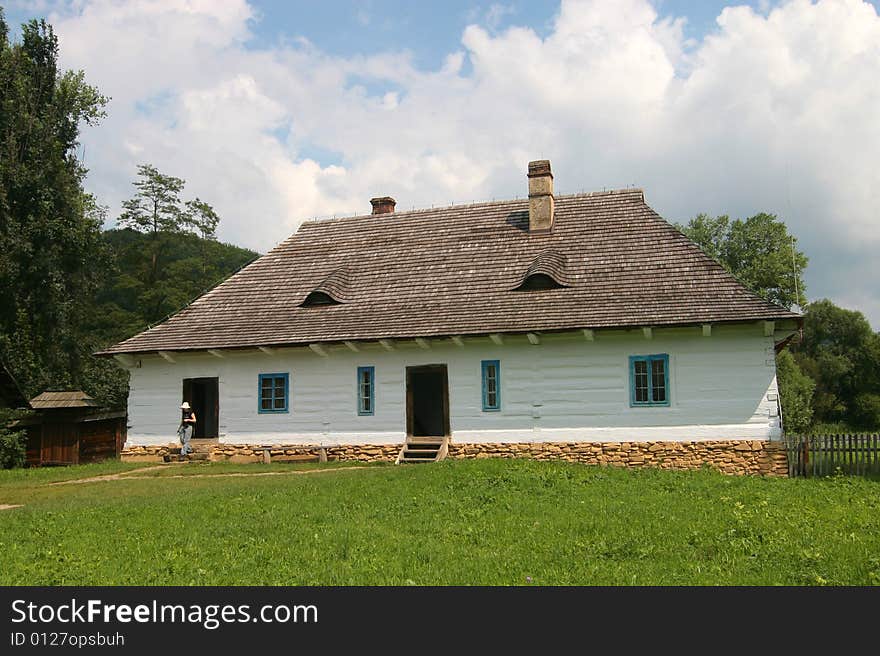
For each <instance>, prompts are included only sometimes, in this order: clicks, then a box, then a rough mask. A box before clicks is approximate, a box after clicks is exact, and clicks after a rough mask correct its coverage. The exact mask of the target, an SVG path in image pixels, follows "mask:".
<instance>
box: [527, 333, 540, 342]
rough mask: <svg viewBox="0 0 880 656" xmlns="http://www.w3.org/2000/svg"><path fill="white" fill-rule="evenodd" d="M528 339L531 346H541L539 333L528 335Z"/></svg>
mask: <svg viewBox="0 0 880 656" xmlns="http://www.w3.org/2000/svg"><path fill="white" fill-rule="evenodd" d="M526 337H527V338H528V340H529V343H531V344H540V343H541V339H540V338H539V337H538V335H537V333H526Z"/></svg>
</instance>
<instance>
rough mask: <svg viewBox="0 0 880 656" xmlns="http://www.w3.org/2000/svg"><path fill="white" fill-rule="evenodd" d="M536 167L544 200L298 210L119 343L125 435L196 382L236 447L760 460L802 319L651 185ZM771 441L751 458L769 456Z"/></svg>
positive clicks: (172, 431)
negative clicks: (691, 227)
mask: <svg viewBox="0 0 880 656" xmlns="http://www.w3.org/2000/svg"><path fill="white" fill-rule="evenodd" d="M528 181H529V186H528V189H529V197H528V200H508V201H500V202H492V203H481V204H474V205H460V206H452V207H443V208H432V209H428V210H418V211H412V212H395V211H394V205H395V203H394V200H393V199H391V198H387V197H386V198H375V199H373V200H372V201H371V202H372V203H373V213H372V214H371V215H366V216H358V217H352V218H342V219H333V220H326V221H314V222H307V223H304V224H303V225H302V226H301V227H300V228H299V230H298V231H297V232H296V233H295V234H294V235H293V236H291V237H290V238H289V239H287V240H286V241H284V242H282V243H281V244H280V245H279V246H277V247H276V248H275V249H273V250H272V251H271V252H269V253H267V254H266V255H264V256H263V257H261V258H259V259H258V260H256V261H255V262H254V263H252V264H250V265H249V266H247V267H246V268H244V269H243V270H241V271H240V272H238V273H237V274H235V275H234V276H232V277H230V278H229V279H228V280H226V281H225V282H223V283H222V284H220V285H218V286H217V287H216V288H214V289H213V290H211V291H210V292H208V293H206V294H205V295H204V296H202V297H200V298H199V299H198V300H196V301H195V302H194V303H192V304H191V305H190V306H189V307H187V308H185V309H184V310H182V311H180V312H179V313H177V314H176V315H174V316H173V317H171V318H170V319H168V320H167V321H165V322H164V323H162V324H160V325H157V326H155V327H153V328H151V329H150V330H147V331H145V332H143V333H140V334H139V335H136V336H134V337H132V338H130V339H128V340H126V341H124V342H122V343H120V344H117V345H116V346H113V347H112V348H110V349H108V350H107V351H104V352H103V353H102V355H112V356H113V357H115V358H116V359H117V360H118V361H119V362H120V363H121V364H123V365H124V366H126V367H128V368H129V369H130V371H131V392H130V396H129V406H128V412H129V423H130V428H129V431H128V442H127V445H126V446H127V447H128V448H129V449H137V448H139V452H140V453H145V452H151V451H150V450H151V449H153V450H157V449H167V448H168V444H169V442H173V440H174V439H175V437H176V430H177V427H178V423H179V415H178V412H179V411H178V407H179V405H180V403H181V401H182V400H187V401H189V402H190V403H191V404H192V405H193V407H194V408H195V409H196V413H197V416H198V417H199V419H200V421H199V423H198V427H197V430H196V434H195V437H196V438H198V439H205V440H213V441H214V442H216V443H217V444H218V445H219V447H218V448H219V451H218V453H222V454H226V455H229V454H231V453H244V454H253V453H256V451H257V450H258V449H263V448H267V449H274V450H275V452H276V453H280V452H282V451H283V450H287V452H288V453H292V452H294V451H308V450H310V449H317V448H320V447H323V449H324V452H325V453H326V452H327V451H328V450H329V451H330V452H331V453H337V454H338V455H340V457H361V456H364V457H390V458H394V457H395V456H400V457H401V458H403V459H411V458H419V459H435V458H442V457H444V456H445V455H446V454H447V453H449V454H452V455H473V454H477V453H482V454H493V453H494V454H498V455H518V454H522V453H527V454H528V453H530V454H532V455H536V456H538V457H545V456H546V457H549V456H551V455H552V456H562V457H572V458H574V459H578V460H583V461H588V462H592V461H597V462H621V463H622V464H626V463H632V462H635V463H640V462H643V461H645V460H651V459H652V458H655V459H656V460H657V461H658V462H660V461H662V462H663V463H666V464H670V463H672V464H673V465H674V464H675V463H678V464H682V465H684V466H689V465H694V464H700V463H701V462H711V463H713V464H717V465H723V464H724V463H728V462H729V461H730V460H731V458H734V455H736V457H737V458H739V456H741V455H742V454H743V453H750V452H756V453H758V454H759V455H760V457H759V456H755V458H758V459H760V458H764V455H766V454H764V453H763V452H764V451H766V448H765V444H766V443H767V441H770V440H772V439H773V438H775V437H777V436H779V435H780V428H781V419H780V416H779V403H778V391H777V385H776V370H775V357H774V355H775V352H776V349H778V348H780V347H781V346H782V345H784V343H785V342H786V341H787V340H788V339H790V338H791V337H792V336H793V335H794V334H795V333H796V332H797V330H798V329H799V326H800V316H799V315H797V314H795V313H793V312H790V311H789V310H787V309H785V308H782V307H779V306H776V305H773V304H771V303H768V302H766V301H764V300H762V299H761V298H759V297H758V296H756V295H755V294H753V293H751V292H750V291H748V290H747V289H745V288H744V287H743V286H742V285H741V284H740V283H739V282H737V281H736V280H735V279H734V278H733V277H732V276H731V275H729V274H728V273H727V272H726V271H725V270H724V269H723V268H722V267H721V266H719V265H718V264H717V263H715V262H714V261H712V260H711V259H709V258H708V257H707V256H706V255H704V254H703V252H702V251H701V250H700V248H699V247H698V246H696V245H695V244H694V243H692V242H691V241H690V240H688V239H687V238H686V237H685V236H683V235H682V234H681V233H680V232H678V231H677V230H676V229H675V228H674V227H672V226H671V225H670V224H669V223H667V222H666V221H665V220H663V219H662V218H661V217H660V216H658V215H657V214H656V213H655V212H654V211H653V210H652V209H651V208H650V207H649V206H648V205H647V204H646V203H645V200H644V196H643V193H642V191H641V190H638V189H623V190H618V191H608V192H595V193H588V194H575V195H568V196H554V193H553V175H552V173H551V170H550V163H549V162H548V161H546V160H542V161H537V162H531V163H530V164H529V169H528ZM405 444H408V445H409V446H405ZM233 445H238V446H236V447H235V448H232V446H233ZM377 445H378V446H379V448H376V447H377ZM701 445H702V446H701ZM401 447H404V448H401ZM291 450H292V451H291ZM156 452H158V451H156ZM377 454H378V455H377ZM656 454H660V455H659V456H656ZM676 454H677V455H676ZM655 456H656V457H655ZM755 458H753V459H752V460H753V461H754V462H752V464H748V465H745V466H743V467H739V465H737V467H739V469H737V470H744V471H745V470H757V469H760V470H762V471H765V470H766V469H767V467H768V465H767V462H769V461H766V459H765V460H764V461H762V462H763V464H760V463H758V460H755ZM740 460H741V458H740ZM771 460H772V458H771ZM756 463H758V464H756ZM734 469H736V468H734Z"/></svg>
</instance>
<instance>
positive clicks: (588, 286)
mask: <svg viewBox="0 0 880 656" xmlns="http://www.w3.org/2000/svg"><path fill="white" fill-rule="evenodd" d="M555 200H556V211H555V220H554V225H553V229H552V230H551V231H550V232H546V233H541V234H538V233H530V232H529V211H528V201H527V200H510V201H501V202H493V203H482V204H474V205H463V206H452V207H443V208H437V209H430V210H418V211H412V212H397V213H392V214H382V215H367V216H358V217H351V218H342V219H332V220H325V221H313V222H306V223H304V224H302V226H300V228H299V230H298V231H297V232H296V233H295V234H294V235H293V236H291V237H290V238H288V239H287V240H286V241H284V242H282V243H281V244H279V245H278V246H277V247H276V248H274V249H273V250H272V251H270V252H269V253H267V254H266V255H264V256H263V257H261V258H259V259H258V260H256V261H255V262H253V263H252V264H250V265H249V266H247V267H245V268H244V269H242V270H241V271H240V272H238V273H237V274H235V275H234V276H232V277H230V278H229V279H227V280H226V281H225V282H223V283H221V284H220V285H218V286H217V287H215V288H214V289H213V290H211V291H209V292H208V293H206V294H205V295H203V296H201V297H200V298H199V299H197V300H196V301H195V302H193V303H192V304H191V305H189V306H188V307H187V308H185V309H184V310H181V311H180V312H178V313H177V314H175V315H174V316H173V317H171V318H169V319H168V320H167V321H165V322H164V323H161V324H159V325H157V326H155V327H153V328H151V329H149V330H147V331H144V332H142V333H140V334H139V335H136V336H134V337H132V338H130V339H128V340H125V341H124V342H121V343H119V344H117V345H115V346H113V347H111V348H109V349H107V350H106V351H103V352H102V353H101V354H103V355H112V354H117V353H137V352H145V351H156V350H168V351H174V350H191V349H206V348H215V349H216V348H236V347H254V346H273V345H276V346H278V345H296V344H308V343H315V342H333V341H337V342H338V341H343V340H375V339H383V338H389V339H393V338H413V337H440V336H450V335H479V334H487V333H503V332H527V331H535V332H538V331H560V330H573V329H580V328H591V329H600V328H624V327H635V326H672V325H681V324H698V323H716V322H732V321H752V320H761V319H765V320H779V319H793V318H798V317H799V316H800V315H798V314H795V313H793V312H790V311H789V310H787V309H785V308H782V307H779V306H777V305H774V304H771V303H768V302H766V301H764V300H762V299H761V298H759V297H758V296H756V295H755V294H753V293H751V292H750V291H748V290H747V289H745V288H744V287H743V286H742V285H741V284H740V283H739V282H737V281H736V280H735V279H734V278H733V277H732V276H731V275H730V274H728V273H727V272H726V271H725V270H724V269H723V268H722V267H721V266H720V265H719V264H717V263H716V262H714V261H713V260H711V259H710V258H708V257H707V256H706V255H705V254H704V253H703V252H702V251H701V250H700V248H699V247H698V246H696V245H695V244H694V243H693V242H691V241H690V240H689V239H688V238H687V237H685V236H684V235H682V234H681V233H680V232H679V231H678V230H676V229H675V228H674V227H673V226H671V225H670V224H669V223H667V222H666V221H665V220H663V219H662V218H661V217H660V216H658V215H657V213H656V212H654V210H652V209H651V208H650V207H649V206H648V205H647V204H646V203H645V201H644V195H643V193H642V191H641V190H639V189H623V190H619V191H608V192H594V193H589V194H576V195H570V196H557V197H556V199H555ZM530 269H531V271H532V272H535V271H538V272H544V273H548V274H550V275H552V276H553V277H554V278H556V279H557V280H558V282H560V283H561V284H562V285H563V286H561V287H558V288H555V289H537V290H518V289H517V287H519V286H520V284H521V283H522V282H523V280H524V278H525V277H526V276H527V275H528V273H529V272H530ZM316 290H317V291H321V290H323V291H325V292H327V293H329V294H330V295H331V296H332V297H333V298H334V299H335V300H336V301H339V302H338V303H336V304H332V305H319V306H314V307H301V304H302V303H303V301H304V300H305V299H306V297H307V296H308V295H309V294H310V293H311V292H314V291H316Z"/></svg>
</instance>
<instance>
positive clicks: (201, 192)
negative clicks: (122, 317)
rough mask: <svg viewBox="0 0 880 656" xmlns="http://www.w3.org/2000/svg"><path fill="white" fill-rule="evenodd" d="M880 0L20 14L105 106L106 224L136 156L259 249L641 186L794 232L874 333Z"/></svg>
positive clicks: (653, 200)
mask: <svg viewBox="0 0 880 656" xmlns="http://www.w3.org/2000/svg"><path fill="white" fill-rule="evenodd" d="M878 2H880V0H871V2H867V1H864V0H819V1H817V2H811V1H810V0H791V1H784V2H775V1H771V0H762V1H760V2H751V3H742V2H738V3H733V2H723V1H717V0H712V1H701V2H684V1H682V0H614V1H611V0H565V1H563V2H524V1H521V0H510V1H504V0H501V1H499V2H474V1H467V2H466V1H461V0H448V1H446V2H442V3H439V2H436V3H426V2H399V1H397V2H393V1H390V0H389V1H384V2H383V1H379V0H372V1H364V2H330V1H325V2H282V1H280V0H263V1H260V0H252V1H250V2H249V1H248V0H223V1H222V2H213V1H209V0H148V1H147V0H144V1H141V2H124V1H123V0H11V1H9V2H7V3H5V7H6V10H7V17H8V20H9V22H10V23H12V24H13V25H15V24H16V23H18V22H20V21H22V20H25V19H27V18H29V17H32V16H48V17H49V19H50V21H51V22H52V23H53V25H54V26H55V27H56V31H57V33H58V34H59V37H60V40H61V56H62V64H63V65H64V66H66V67H69V68H74V69H79V68H81V69H83V70H85V72H86V76H87V79H88V80H89V81H90V82H91V83H93V84H95V85H96V86H98V87H99V89H100V90H101V91H102V92H103V93H105V94H106V95H108V96H110V97H111V98H112V101H111V103H110V105H109V106H108V117H107V119H106V120H105V121H104V123H103V124H102V125H101V126H99V127H96V128H89V129H86V130H84V132H83V135H82V149H81V153H80V156H81V157H84V158H85V161H86V164H87V166H88V167H89V168H90V173H89V176H88V179H87V186H88V188H89V189H90V190H91V191H93V192H94V193H95V194H96V195H97V196H98V198H99V200H100V201H101V202H103V203H105V204H107V205H108V206H109V216H110V217H111V220H110V224H111V225H112V221H113V219H112V217H115V216H117V215H118V211H119V207H120V203H121V202H122V201H123V200H124V199H125V198H126V197H128V196H129V195H130V193H131V182H132V180H133V178H134V176H135V172H136V168H137V165H138V164H139V163H144V162H149V163H152V164H154V165H156V166H157V167H158V168H159V169H160V170H163V171H165V172H167V173H169V174H173V175H177V176H179V177H183V178H185V179H186V180H187V181H188V186H187V190H188V192H189V193H190V195H198V196H199V197H201V198H203V199H205V200H207V201H208V202H210V203H212V204H213V205H214V206H215V208H216V209H217V210H218V212H219V214H220V216H221V224H220V228H219V235H220V238H221V239H224V240H226V241H231V242H234V243H238V244H241V245H244V246H248V247H251V248H255V249H258V250H260V251H266V250H268V249H269V248H271V247H272V246H273V245H274V244H276V243H277V242H279V241H280V240H282V239H284V238H285V237H286V236H288V235H289V234H290V233H291V232H293V231H294V230H295V229H296V228H297V227H298V225H299V224H300V223H301V222H302V221H303V220H305V219H307V218H309V217H314V216H328V215H334V214H336V215H339V214H353V213H356V212H367V211H369V203H368V200H369V198H370V197H371V196H380V195H392V196H394V197H395V198H397V199H398V203H399V204H398V207H400V208H410V207H425V206H429V205H432V204H448V203H450V202H455V203H460V202H469V201H472V200H489V199H492V198H505V197H513V196H521V195H523V193H524V191H525V187H524V184H525V183H524V179H525V178H524V171H525V166H526V163H527V162H528V161H529V159H536V158H540V157H548V158H550V159H551V160H552V161H553V167H554V173H555V175H556V183H557V188H558V190H559V191H560V192H562V193H572V192H578V191H580V190H594V189H603V188H615V187H624V186H628V185H637V186H640V187H642V188H643V189H644V191H645V195H646V199H647V201H648V202H649V204H651V206H652V207H654V208H655V209H656V210H657V211H658V212H659V213H660V214H661V215H662V216H664V217H665V218H667V219H669V220H671V221H686V220H688V219H689V218H691V217H693V216H695V215H696V214H698V213H701V212H706V213H710V214H729V215H731V216H735V217H745V216H750V215H752V214H755V213H757V212H762V211H766V212H772V213H775V214H777V215H778V216H780V217H781V218H782V219H783V220H785V221H786V223H787V224H788V225H789V226H790V228H791V230H792V231H793V232H794V234H795V235H796V236H797V237H798V239H799V243H800V245H801V247H802V248H803V249H804V250H805V252H806V253H807V255H808V256H809V258H810V266H809V268H808V271H807V293H808V296H809V297H810V298H812V299H816V298H822V297H829V298H832V299H833V300H834V301H835V302H837V303H839V304H841V305H844V306H846V307H853V308H857V309H860V310H862V311H864V312H865V313H866V314H867V315H868V316H869V318H870V319H871V320H872V323H873V324H874V326H875V327H880V287H878V285H877V284H876V282H875V281H876V280H878V279H880V258H877V257H876V255H875V253H876V252H877V249H878V248H880V229H878V228H880V225H878V219H877V217H876V212H875V210H874V208H876V207H877V206H880V168H878V167H877V154H878V153H880V122H878V121H877V118H876V117H877V116H880V93H878V92H877V89H878V88H880V87H878V83H877V80H880V17H878V12H877V8H878Z"/></svg>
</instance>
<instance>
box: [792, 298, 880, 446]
mask: <svg viewBox="0 0 880 656" xmlns="http://www.w3.org/2000/svg"><path fill="white" fill-rule="evenodd" d="M794 354H795V358H796V360H797V362H798V364H799V366H800V368H801V369H802V370H803V371H804V373H806V374H807V375H809V376H810V377H811V378H812V379H813V380H815V381H816V393H815V396H814V401H813V404H814V409H815V415H816V419H817V420H819V421H822V422H829V423H832V422H833V423H836V422H844V423H846V424H848V425H852V426H856V427H861V428H867V429H871V430H874V429H876V428H877V427H880V403H878V398H880V397H878V395H880V336H878V335H877V334H876V333H874V332H873V331H872V330H871V325H870V324H869V323H868V320H867V319H866V318H865V316H864V315H863V314H862V313H861V312H857V311H854V310H847V309H844V308H841V307H838V306H836V305H834V303H832V302H831V301H829V300H827V299H822V300H820V301H815V302H813V303H810V304H809V305H808V306H807V307H806V309H805V311H804V338H803V340H802V341H801V343H800V344H798V345H797V346H796V347H795V348H794Z"/></svg>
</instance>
